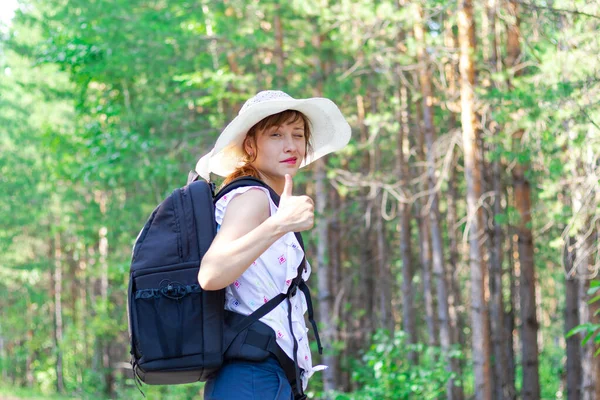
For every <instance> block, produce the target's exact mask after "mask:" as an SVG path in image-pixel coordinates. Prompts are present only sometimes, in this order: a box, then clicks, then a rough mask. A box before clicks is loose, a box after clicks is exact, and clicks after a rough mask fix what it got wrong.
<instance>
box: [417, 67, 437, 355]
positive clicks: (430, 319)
mask: <svg viewBox="0 0 600 400" xmlns="http://www.w3.org/2000/svg"><path fill="white" fill-rule="evenodd" d="M413 81H414V83H415V85H416V86H418V85H419V83H418V77H416V76H413ZM414 115H415V121H414V123H415V125H416V126H417V127H418V128H417V129H416V135H414V136H413V137H416V148H417V158H418V162H419V164H421V165H424V164H425V151H424V133H423V128H422V126H421V121H422V118H421V115H422V112H421V107H420V105H419V104H417V105H416V106H415V113H414ZM412 175H413V176H419V177H420V178H421V179H419V181H418V183H417V184H416V185H415V192H417V193H420V192H423V191H425V190H427V184H426V182H423V180H424V179H423V178H422V177H423V176H425V173H424V171H423V168H422V167H416V168H415V172H414V173H413V174H412ZM425 205H426V201H425V199H424V198H423V197H420V198H419V199H418V200H417V201H415V203H414V207H415V215H416V217H417V224H418V227H419V254H420V256H421V257H420V261H421V271H422V274H423V299H424V301H425V322H426V324H427V333H428V343H429V345H430V346H437V345H438V337H439V335H438V323H437V314H436V313H435V298H434V295H433V283H432V277H431V237H430V230H429V218H427V217H426V216H425V215H424V210H423V209H424V207H425Z"/></svg>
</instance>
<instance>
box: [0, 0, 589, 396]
mask: <svg viewBox="0 0 600 400" xmlns="http://www.w3.org/2000/svg"><path fill="white" fill-rule="evenodd" d="M1 1H2V2H4V1H5V0H1ZM16 3H17V8H16V9H15V12H14V17H13V18H12V19H11V20H6V21H5V20H4V19H2V21H4V22H0V24H1V25H0V398H10V399H15V398H16V399H19V398H44V399H57V400H58V399H60V400H62V399H75V398H76V399H137V398H142V395H141V394H140V393H139V391H138V389H137V388H136V386H135V384H134V380H133V378H132V372H131V366H130V364H129V360H130V354H129V336H128V329H127V314H126V304H127V285H128V281H129V266H130V262H131V251H132V245H133V243H134V241H135V239H136V236H137V234H138V232H139V231H140V229H141V228H142V227H143V225H144V223H145V221H146V219H147V218H148V216H149V215H150V213H151V212H152V210H153V209H154V208H155V207H156V206H157V205H158V204H159V203H160V202H161V201H162V200H163V199H164V198H165V197H166V196H168V195H169V194H170V193H171V192H172V191H173V190H174V189H176V188H179V187H181V186H184V185H185V184H186V180H187V175H188V172H189V171H190V170H191V169H193V168H194V166H195V164H196V162H197V160H198V159H199V158H200V157H201V156H202V155H204V154H206V153H207V152H208V151H209V150H210V149H211V148H212V146H213V145H214V142H215V140H216V138H217V136H218V135H219V133H220V132H221V131H222V130H223V128H224V127H225V126H226V124H227V123H228V122H229V121H231V120H232V119H233V118H234V117H235V116H236V115H237V113H238V111H239V110H240V108H241V106H242V104H243V103H244V101H245V100H246V99H248V98H249V97H251V96H253V95H254V94H256V93H257V92H258V91H260V90H265V89H279V90H283V91H285V92H286V93H288V94H290V95H291V96H293V97H296V98H306V97H327V98H329V99H332V100H333V101H334V102H335V103H336V104H337V105H338V106H339V107H340V109H341V111H342V113H343V114H344V116H345V117H346V119H347V120H348V122H349V124H350V126H351V128H352V138H351V141H350V144H349V145H348V146H346V147H345V148H344V149H343V150H341V151H340V152H337V153H334V154H331V155H329V156H327V157H326V158H324V159H320V160H319V161H318V162H315V163H314V164H311V165H310V166H309V167H307V168H305V169H302V170H301V171H300V173H299V174H298V176H297V177H296V178H295V179H294V183H295V187H294V190H295V192H298V193H306V194H308V195H309V196H310V197H311V198H313V200H314V202H315V209H316V223H315V227H314V228H313V229H312V230H311V231H309V232H306V233H305V234H304V241H305V243H306V245H307V255H308V259H309V261H310V262H311V264H312V266H313V274H312V276H311V279H310V280H309V282H308V283H309V286H310V287H311V290H312V293H313V301H314V304H315V312H316V319H317V321H318V323H319V331H320V335H321V341H322V342H323V344H324V352H323V355H322V356H319V355H318V353H317V351H316V344H315V343H312V345H314V347H313V357H314V361H315V362H314V363H315V364H325V365H328V366H329V368H328V369H326V370H324V371H323V372H320V373H317V374H316V375H315V376H314V377H313V378H312V379H311V382H310V385H309V390H308V395H309V398H311V399H332V400H333V399H336V400H359V399H360V400H363V399H364V400H367V399H451V400H464V399H477V400H489V399H495V400H499V399H523V400H529V399H565V398H567V399H585V400H593V399H598V400H600V350H599V348H600V278H598V270H599V268H600V241H599V235H600V38H599V35H598V32H599V31H600V1H599V0H485V1H473V0H460V1H439V0H394V1H392V0H287V1H279V0H18V1H17V2H16ZM2 12H5V11H4V10H3V11H2ZM214 179H215V180H216V182H217V183H219V182H220V180H221V178H220V177H218V176H214ZM310 334H312V331H311V333H310ZM143 390H144V393H145V395H146V398H148V399H201V398H202V396H203V384H202V383H200V382H199V383H195V384H188V385H174V386H144V387H143Z"/></svg>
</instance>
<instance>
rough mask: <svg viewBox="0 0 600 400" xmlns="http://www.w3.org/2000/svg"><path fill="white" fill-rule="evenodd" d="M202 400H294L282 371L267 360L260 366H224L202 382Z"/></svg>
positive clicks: (247, 363)
mask: <svg viewBox="0 0 600 400" xmlns="http://www.w3.org/2000/svg"><path fill="white" fill-rule="evenodd" d="M204 400H294V395H293V393H292V387H291V386H290V383H289V382H288V380H287V378H286V376H285V373H284V372H283V368H281V365H280V364H279V362H278V361H277V359H275V358H274V357H269V358H267V359H266V360H265V361H261V362H252V361H242V360H239V361H238V360H236V361H231V362H228V363H226V364H225V365H223V367H221V369H220V370H219V372H218V374H217V376H216V377H214V378H213V379H210V380H208V381H207V382H206V385H205V386H204Z"/></svg>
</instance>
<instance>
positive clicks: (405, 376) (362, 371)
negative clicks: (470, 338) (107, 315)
mask: <svg viewBox="0 0 600 400" xmlns="http://www.w3.org/2000/svg"><path fill="white" fill-rule="evenodd" d="M410 352H414V353H415V354H416V355H417V357H418V363H417V364H414V363H412V362H411V361H410V360H409V358H408V357H409V353H410ZM449 356H450V357H453V358H461V354H460V351H453V352H452V353H451V354H450V355H449ZM447 365H448V363H447V360H446V359H445V358H444V356H443V354H442V352H441V350H440V349H439V348H437V347H430V346H425V345H423V344H408V343H407V336H406V334H405V333H404V332H403V331H396V332H395V334H394V335H393V337H390V335H389V333H387V332H384V331H379V332H377V333H376V334H375V335H374V336H373V344H372V345H371V347H370V348H369V349H368V350H367V352H366V353H365V355H364V356H363V357H362V359H360V360H356V361H354V363H353V366H352V371H353V373H352V380H353V381H355V382H356V383H357V385H358V387H359V388H358V390H356V391H354V392H352V393H336V394H334V395H333V398H334V399H336V400H376V399H398V400H400V399H415V398H419V399H441V398H443V397H444V396H445V394H446V384H447V383H448V381H449V380H450V379H451V378H456V377H453V375H452V373H451V372H449V371H448V370H447V369H446V368H447Z"/></svg>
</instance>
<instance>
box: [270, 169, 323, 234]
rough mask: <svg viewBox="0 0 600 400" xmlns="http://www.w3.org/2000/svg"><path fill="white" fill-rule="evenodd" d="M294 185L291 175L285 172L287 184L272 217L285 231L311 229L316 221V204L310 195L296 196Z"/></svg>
mask: <svg viewBox="0 0 600 400" xmlns="http://www.w3.org/2000/svg"><path fill="white" fill-rule="evenodd" d="M292 187H293V182H292V177H291V175H289V174H285V186H284V187H283V192H282V193H281V197H280V200H279V208H278V210H277V213H275V215H273V216H272V217H271V218H273V220H274V221H275V222H276V223H277V224H278V225H279V226H280V227H281V228H282V229H283V230H284V231H285V232H302V231H306V230H309V229H311V228H312V227H313V225H314V222H315V204H314V203H313V201H312V199H311V198H310V197H308V196H294V195H293V194H292Z"/></svg>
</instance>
